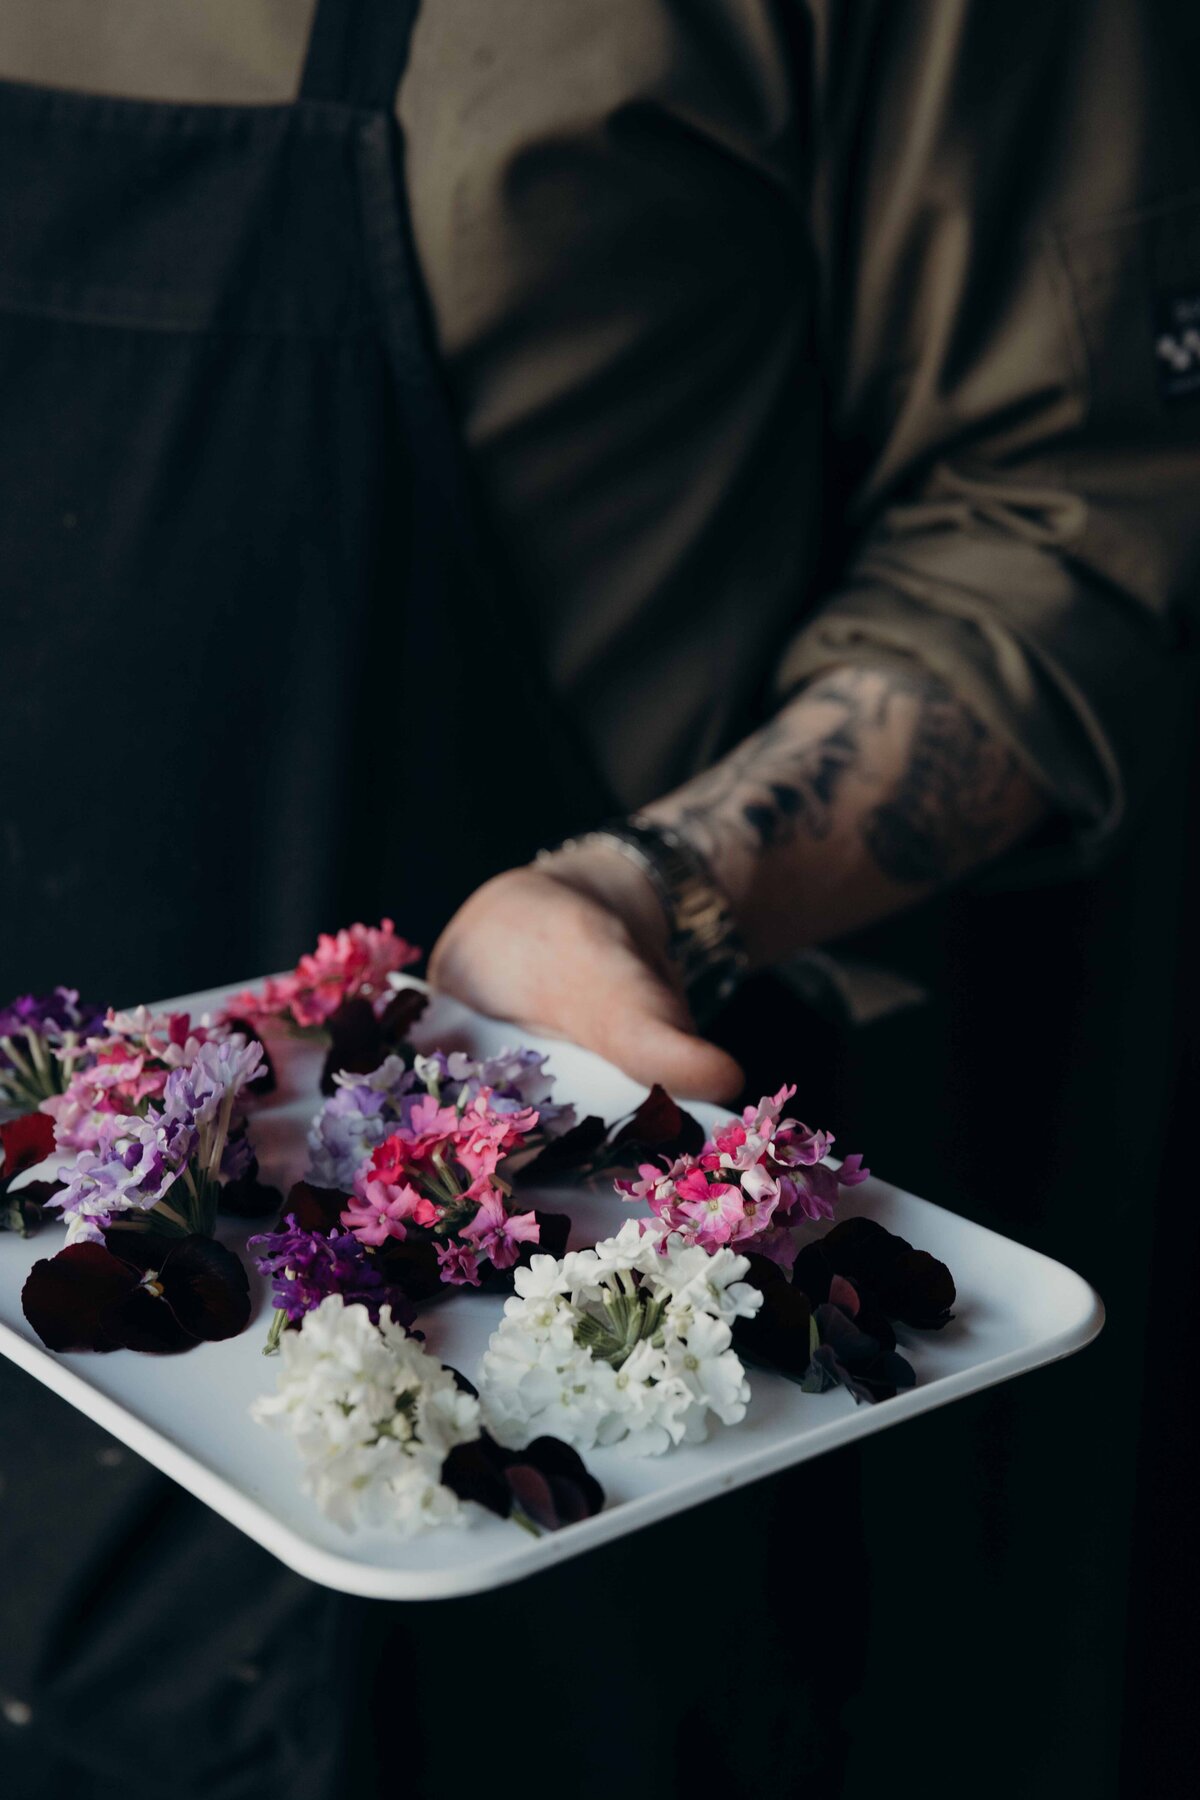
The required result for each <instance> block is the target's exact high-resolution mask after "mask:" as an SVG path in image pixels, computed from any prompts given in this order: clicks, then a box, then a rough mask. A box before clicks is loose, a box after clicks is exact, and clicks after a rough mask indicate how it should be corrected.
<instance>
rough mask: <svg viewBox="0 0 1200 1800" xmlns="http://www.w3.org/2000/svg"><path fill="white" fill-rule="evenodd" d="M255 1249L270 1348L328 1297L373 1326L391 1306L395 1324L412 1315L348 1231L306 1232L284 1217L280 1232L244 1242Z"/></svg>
mask: <svg viewBox="0 0 1200 1800" xmlns="http://www.w3.org/2000/svg"><path fill="white" fill-rule="evenodd" d="M256 1246H257V1248H258V1254H257V1255H256V1257H255V1262H256V1264H257V1267H258V1270H259V1273H260V1274H262V1275H269V1276H270V1277H271V1285H272V1289H273V1292H274V1297H275V1307H276V1319H275V1323H274V1326H273V1328H272V1333H271V1340H272V1341H271V1344H270V1347H271V1348H274V1345H275V1344H276V1343H278V1340H279V1334H280V1332H281V1331H282V1329H283V1324H284V1322H285V1321H286V1322H287V1323H288V1324H291V1325H295V1324H298V1323H299V1321H300V1320H301V1319H302V1318H303V1317H304V1315H305V1313H308V1312H312V1311H313V1309H314V1308H315V1307H318V1306H320V1304H321V1302H322V1300H324V1299H326V1298H327V1297H328V1296H329V1295H330V1294H340V1295H341V1297H342V1300H343V1301H344V1303H345V1304H346V1305H347V1306H351V1305H353V1304H354V1303H355V1302H359V1303H361V1304H362V1305H363V1306H365V1307H366V1308H367V1311H368V1312H369V1313H370V1316H371V1321H372V1323H373V1324H378V1322H379V1313H380V1308H381V1307H384V1306H390V1307H391V1309H392V1317H393V1319H395V1320H396V1321H397V1322H398V1323H400V1324H405V1323H410V1322H411V1320H412V1319H413V1317H414V1313H413V1309H412V1307H411V1306H410V1305H409V1303H408V1302H407V1300H405V1298H404V1295H403V1292H402V1290H401V1289H399V1288H396V1287H393V1286H391V1285H390V1284H389V1283H387V1282H385V1280H384V1278H383V1275H382V1273H381V1272H380V1270H379V1269H378V1268H377V1267H376V1265H375V1264H374V1263H373V1262H372V1260H371V1256H370V1254H369V1252H368V1251H367V1249H366V1248H365V1246H364V1245H362V1244H360V1243H359V1241H358V1239H357V1238H356V1237H354V1236H353V1235H352V1234H351V1233H350V1232H348V1231H340V1230H334V1231H333V1232H331V1233H326V1232H322V1231H305V1230H304V1229H303V1228H302V1227H301V1226H299V1225H297V1223H296V1215H295V1214H294V1213H289V1214H288V1216H287V1218H286V1220H285V1221H284V1226H283V1229H282V1230H280V1231H265V1232H262V1233H261V1234H260V1235H259V1236H258V1237H252V1238H251V1239H250V1240H249V1243H248V1245H247V1248H248V1249H250V1250H254V1249H255V1248H256Z"/></svg>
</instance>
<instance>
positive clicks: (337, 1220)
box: [287, 1181, 349, 1231]
mask: <svg viewBox="0 0 1200 1800" xmlns="http://www.w3.org/2000/svg"><path fill="white" fill-rule="evenodd" d="M348 1199H349V1196H348V1195H347V1194H343V1193H342V1192H341V1190H340V1189H338V1188H326V1187H314V1185H313V1183H312V1182H311V1181H297V1182H294V1183H293V1185H292V1187H291V1188H290V1189H289V1190H288V1197H287V1210H288V1212H289V1213H291V1214H293V1215H294V1216H295V1220H296V1224H297V1225H298V1226H299V1227H300V1229H301V1231H333V1230H334V1229H335V1228H336V1227H337V1226H338V1225H340V1224H341V1222H342V1214H343V1212H345V1210H346V1202H347V1200H348Z"/></svg>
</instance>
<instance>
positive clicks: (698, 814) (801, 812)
mask: <svg viewBox="0 0 1200 1800" xmlns="http://www.w3.org/2000/svg"><path fill="white" fill-rule="evenodd" d="M807 698H808V706H807V708H806V709H805V710H804V712H803V713H801V712H800V710H799V709H798V708H788V709H787V710H786V711H785V712H782V713H780V714H779V715H778V716H777V717H776V718H774V719H772V720H771V722H770V724H768V725H765V726H764V727H763V729H762V730H761V731H756V732H755V733H754V735H753V737H749V738H747V739H746V741H745V743H743V744H740V745H739V746H738V748H737V749H736V750H733V751H731V752H730V754H729V755H728V756H727V757H725V759H724V760H723V761H722V762H719V763H718V764H717V765H716V766H715V768H712V769H710V770H708V771H707V773H706V774H704V775H700V776H698V777H697V778H696V780H695V781H691V782H689V783H688V785H687V787H685V788H682V789H680V791H679V793H678V794H677V795H676V796H675V797H674V798H675V804H674V806H673V807H672V806H671V803H670V802H666V803H664V806H663V807H661V808H659V812H660V813H662V814H664V816H665V813H666V811H667V810H670V812H671V815H672V819H673V823H674V824H675V825H676V827H677V829H678V830H680V831H682V832H683V833H684V835H685V836H686V837H688V838H690V839H691V841H692V842H693V843H694V844H695V845H696V846H697V848H698V849H700V850H701V851H703V853H704V854H705V855H706V856H708V857H709V858H710V859H712V858H714V857H716V858H720V856H721V854H722V852H723V851H725V852H728V851H731V850H735V849H737V848H738V847H739V846H740V848H741V849H743V850H744V851H746V852H748V853H751V854H754V855H762V854H764V853H765V852H767V851H769V850H780V849H782V848H784V847H785V846H786V845H787V844H789V843H791V842H792V840H793V839H794V838H796V837H797V836H800V835H802V834H803V835H807V836H809V837H812V838H824V837H827V836H828V835H829V832H830V831H831V829H832V827H833V819H834V806H835V802H836V800H837V797H838V793H839V790H840V789H841V787H842V786H843V784H844V783H845V780H846V778H847V777H848V776H849V775H851V774H852V773H853V771H855V770H856V769H860V768H861V766H862V762H863V724H864V720H865V719H866V718H867V717H869V715H870V713H871V712H872V711H874V710H875V708H876V707H877V705H878V696H876V695H873V694H872V693H871V691H870V684H869V683H867V684H864V683H863V681H862V680H860V679H859V678H858V674H857V671H855V670H849V671H847V673H846V674H845V676H840V675H839V676H830V677H827V678H826V679H825V680H823V681H821V682H819V683H815V684H814V686H813V687H812V688H811V689H810V690H809V692H808V696H807Z"/></svg>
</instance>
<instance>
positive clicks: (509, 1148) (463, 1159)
mask: <svg viewBox="0 0 1200 1800" xmlns="http://www.w3.org/2000/svg"><path fill="white" fill-rule="evenodd" d="M491 1102H492V1091H491V1089H490V1088H480V1090H479V1092H478V1093H477V1094H476V1096H475V1098H474V1099H473V1100H472V1101H471V1102H470V1104H469V1105H468V1106H466V1107H465V1108H464V1110H463V1112H462V1115H461V1117H460V1119H459V1122H458V1131H457V1134H456V1136H455V1140H454V1154H455V1156H456V1157H457V1158H458V1160H459V1162H460V1163H461V1164H462V1166H463V1168H464V1169H466V1171H467V1173H468V1174H469V1175H470V1177H471V1179H472V1180H473V1181H476V1180H478V1179H479V1178H480V1177H481V1176H482V1177H483V1178H485V1179H486V1178H488V1177H490V1176H492V1175H494V1174H495V1172H496V1167H497V1165H498V1164H499V1163H500V1161H501V1159H502V1158H503V1157H506V1156H511V1155H512V1154H513V1152H514V1151H516V1150H521V1149H523V1148H524V1146H525V1139H526V1138H527V1136H528V1135H529V1133H530V1132H531V1131H533V1130H534V1128H535V1127H536V1125H537V1122H538V1115H537V1109H536V1108H535V1107H532V1106H526V1107H522V1108H521V1110H520V1111H518V1112H497V1111H496V1110H495V1108H494V1107H493V1106H492V1103H491Z"/></svg>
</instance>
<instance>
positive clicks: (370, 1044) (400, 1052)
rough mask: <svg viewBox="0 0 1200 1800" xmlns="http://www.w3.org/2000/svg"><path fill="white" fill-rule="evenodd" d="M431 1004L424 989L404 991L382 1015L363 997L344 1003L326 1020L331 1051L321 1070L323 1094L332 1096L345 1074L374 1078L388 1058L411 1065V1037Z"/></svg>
mask: <svg viewBox="0 0 1200 1800" xmlns="http://www.w3.org/2000/svg"><path fill="white" fill-rule="evenodd" d="M428 1005H429V996H428V994H423V993H422V992H421V990H420V988H401V989H400V990H399V991H398V992H397V993H396V994H394V995H393V997H392V998H391V999H390V1000H389V1001H388V1003H387V1005H386V1006H385V1007H384V1009H383V1011H382V1012H381V1013H380V1014H379V1015H378V1016H376V1013H375V1008H374V1007H373V1006H372V1004H371V1002H370V1001H369V1000H366V999H363V998H362V997H361V996H360V997H358V998H356V999H353V1000H343V1002H342V1004H341V1005H340V1006H339V1007H338V1009H337V1011H336V1012H332V1013H330V1015H329V1017H328V1018H327V1019H326V1021H325V1030H326V1031H327V1032H328V1033H329V1050H328V1053H327V1054H326V1057H325V1064H324V1067H323V1068H322V1070H321V1092H322V1093H323V1094H332V1093H333V1092H334V1091H335V1084H334V1079H333V1078H334V1076H335V1075H338V1074H340V1073H342V1072H343V1071H345V1072H346V1073H348V1074H354V1075H370V1074H371V1073H372V1071H373V1070H375V1069H377V1068H378V1067H379V1065H380V1063H381V1062H382V1061H383V1060H384V1058H385V1057H387V1056H403V1057H404V1059H405V1061H406V1062H411V1060H412V1056H411V1046H410V1044H409V1042H408V1034H409V1032H410V1031H411V1029H412V1027H413V1026H414V1025H415V1024H416V1022H417V1020H418V1019H419V1018H420V1017H421V1014H422V1013H423V1012H424V1011H425V1008H426V1007H427V1006H428Z"/></svg>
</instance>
